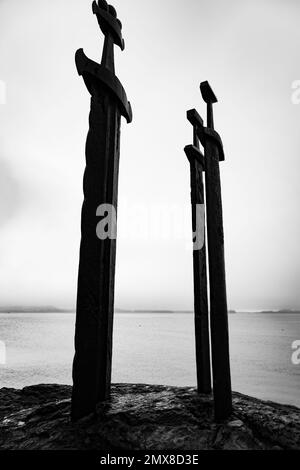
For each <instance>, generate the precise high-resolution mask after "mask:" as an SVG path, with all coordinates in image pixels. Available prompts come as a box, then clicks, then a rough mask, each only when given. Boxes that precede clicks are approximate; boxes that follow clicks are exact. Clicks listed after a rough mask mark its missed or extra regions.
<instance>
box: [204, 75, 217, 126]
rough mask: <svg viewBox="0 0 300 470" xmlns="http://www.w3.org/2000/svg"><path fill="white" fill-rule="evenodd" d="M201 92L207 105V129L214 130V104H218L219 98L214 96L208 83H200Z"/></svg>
mask: <svg viewBox="0 0 300 470" xmlns="http://www.w3.org/2000/svg"><path fill="white" fill-rule="evenodd" d="M200 91H201V95H202V98H203V100H204V101H205V103H206V104H207V127H209V128H210V129H214V112H213V103H217V102H218V100H217V97H216V95H215V94H214V92H213V90H212V88H211V86H210V84H209V83H208V81H205V82H202V83H200Z"/></svg>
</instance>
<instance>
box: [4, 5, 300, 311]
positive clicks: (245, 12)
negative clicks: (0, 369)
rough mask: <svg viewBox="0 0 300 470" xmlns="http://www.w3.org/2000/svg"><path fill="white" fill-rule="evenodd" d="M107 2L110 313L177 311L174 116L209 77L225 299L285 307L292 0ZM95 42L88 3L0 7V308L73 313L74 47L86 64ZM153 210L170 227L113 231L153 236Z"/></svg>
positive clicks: (76, 197) (77, 97)
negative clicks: (124, 105)
mask: <svg viewBox="0 0 300 470" xmlns="http://www.w3.org/2000/svg"><path fill="white" fill-rule="evenodd" d="M114 6H115V7H116V9H117V11H118V15H119V18H120V19H121V21H122V23H123V35H124V39H125V42H126V49H125V51H124V52H121V51H120V50H119V49H117V48H116V73H117V75H118V77H119V78H120V79H121V81H122V83H123V85H124V87H125V89H126V91H127V95H128V98H129V100H130V101H131V104H132V108H133V113H134V120H133V123H132V124H130V125H127V124H126V122H125V120H123V121H122V140H121V164H120V186H119V227H118V229H119V238H118V246H117V274H116V306H117V307H124V308H136V309H138V308H164V309H166V308H172V309H182V308H184V309H191V308H192V306H193V281H192V252H191V246H190V243H188V242H189V241H190V239H191V238H190V237H191V221H190V195H189V167H188V162H187V160H186V157H185V155H184V152H183V147H184V146H185V145H186V144H189V143H192V132H191V128H190V125H189V124H188V122H187V121H186V117H185V115H186V110H187V109H189V108H194V107H196V108H197V109H198V111H199V113H200V114H201V115H202V116H203V117H204V116H205V107H204V104H203V102H202V100H201V96H200V92H199V84H200V82H201V81H203V80H209V82H210V83H211V85H212V87H213V88H214V90H215V93H216V95H217V97H218V99H219V103H218V104H217V105H216V106H215V125H216V129H217V130H218V132H219V133H220V134H221V136H222V139H223V143H224V148H225V152H226V161H225V162H222V163H221V176H222V191H223V209H224V229H225V250H226V271H227V290H228V301H229V306H230V307H231V308H241V309H256V308H283V307H290V308H292V307H297V308H299V307H300V289H299V287H300V286H299V278H300V277H299V275H300V262H299V260H300V249H299V240H300V223H299V207H298V201H299V170H300V133H299V124H300V104H298V105H297V104H293V103H292V99H291V96H292V83H293V82H294V81H295V80H299V79H300V65H299V64H300V62H299V47H300V29H299V18H300V5H299V2H298V1H296V0H295V1H293V0H277V1H276V0H226V1H224V0H210V1H209V2H207V1H201V0H185V1H184V2H174V1H171V0H160V1H158V0H151V1H146V0H142V1H141V0H122V1H121V0H115V2H114ZM102 41H103V36H102V34H101V32H100V30H99V28H98V25H97V22H96V18H95V17H94V15H93V14H92V13H91V1H90V0H77V1H76V2H74V1H71V0H51V1H50V0H27V1H26V2H24V1H20V0H13V1H12V0H0V80H2V82H4V83H5V84H6V104H2V105H0V303H1V304H18V305H20V304H52V305H57V306H65V307H69V306H73V305H74V304H75V298H76V281H77V267H78V251H79V242H80V211H81V203H82V176H83V171H84V164H85V157H84V147H85V139H86V134H87V130H88V127H87V119H88V110H89V95H88V92H87V91H86V88H85V86H84V84H83V81H82V79H81V78H80V77H78V75H77V73H76V69H75V65H74V53H75V51H76V49H78V48H80V47H83V48H84V50H85V53H86V54H87V55H88V56H89V57H90V58H92V59H94V60H100V58H101V50H102ZM2 101H3V100H2ZM160 209H163V210H164V211H165V214H167V216H165V220H166V219H168V214H170V213H171V212H172V211H173V214H174V211H175V210H176V214H177V215H176V217H177V218H176V220H175V223H174V216H173V219H172V220H173V226H174V227H175V228H174V231H173V229H172V230H169V234H168V233H167V234H166V233H165V234H164V235H163V234H162V235H161V237H159V236H157V234H156V235H155V233H150V235H149V233H148V234H147V233H146V234H145V233H144V234H143V233H140V234H136V236H135V237H133V236H131V237H129V236H128V227H130V226H131V223H132V218H135V219H136V220H137V219H138V216H139V213H140V212H142V213H143V214H144V217H145V214H148V215H147V217H148V223H150V225H151V226H152V232H155V230H153V226H154V228H155V226H158V225H159V221H158V222H156V220H158V219H157V214H158V212H159V210H160ZM130 214H131V215H130ZM149 214H150V215H149ZM151 214H152V215H151ZM130 217H131V219H130ZM140 217H141V216H140ZM139 220H140V219H139ZM149 220H150V222H149ZM142 225H143V224H142ZM169 226H170V224H169ZM169 226H168V227H169ZM176 226H177V229H178V227H180V230H177V231H178V232H180V233H179V235H178V233H177V235H176V234H175V231H176ZM167 232H168V230H167Z"/></svg>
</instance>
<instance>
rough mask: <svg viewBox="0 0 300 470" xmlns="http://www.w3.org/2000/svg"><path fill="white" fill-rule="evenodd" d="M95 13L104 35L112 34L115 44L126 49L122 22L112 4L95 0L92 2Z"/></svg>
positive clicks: (103, 0)
mask: <svg viewBox="0 0 300 470" xmlns="http://www.w3.org/2000/svg"><path fill="white" fill-rule="evenodd" d="M92 9H93V13H94V14H95V15H96V16H97V20H98V24H99V26H100V29H101V31H102V33H103V34H104V36H105V37H106V36H108V35H110V36H111V37H112V39H113V42H114V44H116V45H117V46H119V47H120V48H121V50H122V51H123V50H124V49H125V43H124V39H123V37H122V23H121V21H120V20H119V19H118V18H117V12H116V10H115V8H114V7H113V6H112V5H108V3H107V2H106V1H105V0H98V4H97V2H96V1H95V0H94V1H93V4H92Z"/></svg>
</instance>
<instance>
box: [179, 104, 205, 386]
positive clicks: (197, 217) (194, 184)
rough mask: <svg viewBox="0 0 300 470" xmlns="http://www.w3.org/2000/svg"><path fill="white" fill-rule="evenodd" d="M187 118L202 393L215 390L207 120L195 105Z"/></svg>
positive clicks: (195, 311)
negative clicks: (201, 131)
mask: <svg viewBox="0 0 300 470" xmlns="http://www.w3.org/2000/svg"><path fill="white" fill-rule="evenodd" d="M187 119H188V121H189V122H190V123H191V124H192V126H193V145H187V146H186V147H185V148H184V151H185V154H186V156H187V158H188V160H189V162H190V175H191V204H192V228H193V236H194V238H195V241H194V243H193V270H194V313H195V319H194V321H195V339H196V372H197V388H198V392H199V393H207V394H209V393H211V371H210V369H211V365H210V346H209V321H208V300H207V273H206V271H207V270H206V249H205V248H206V247H205V200H204V184H203V172H204V171H205V162H204V156H203V154H202V152H201V151H200V148H199V139H198V135H197V129H198V127H202V126H203V120H202V118H201V117H200V116H199V114H198V113H197V111H196V110H195V109H190V110H189V111H188V112H187Z"/></svg>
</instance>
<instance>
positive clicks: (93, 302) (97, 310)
mask: <svg viewBox="0 0 300 470" xmlns="http://www.w3.org/2000/svg"><path fill="white" fill-rule="evenodd" d="M92 8H93V13H94V14H95V15H96V18H97V20H98V23H99V26H100V29H101V31H102V33H103V34H104V36H105V39H104V47H103V54H102V60H101V64H98V63H96V62H94V61H92V60H90V59H89V58H88V57H86V56H85V54H84V52H83V50H82V49H79V50H78V51H77V52H76V66H77V71H78V73H79V75H81V76H82V77H83V80H84V82H85V85H86V87H87V89H88V91H89V93H90V94H91V109H90V116H89V132H88V136H87V141H86V169H85V173H84V182H83V191H84V202H83V206H82V214H81V245H80V261H79V272H78V290H77V308H76V329H75V356H74V362H73V394H72V407H71V417H72V419H73V420H77V419H79V418H81V417H83V416H85V415H87V414H89V413H91V412H94V411H95V409H96V405H97V403H99V402H101V401H103V400H105V399H106V398H108V396H109V393H110V384H111V360H112V331H113V311H114V279H115V257H116V236H115V235H116V234H115V233H107V237H106V238H105V236H102V237H100V238H99V237H97V234H96V226H97V222H99V219H97V214H99V212H98V208H99V206H101V205H103V204H105V205H106V206H102V207H106V208H108V209H107V210H109V207H112V209H114V210H116V207H117V197H118V170H119V153H120V121H121V115H122V116H124V117H125V118H126V120H127V122H131V121H132V111H131V106H130V103H129V102H128V101H127V97H126V93H125V91H124V88H123V87H122V85H121V83H120V81H119V80H118V78H117V77H116V75H115V67H114V45H115V44H116V45H117V46H119V47H120V48H121V50H124V40H123V38H122V33H121V30H122V24H121V22H120V21H119V20H118V19H117V13H116V10H115V9H114V7H113V6H111V5H108V4H107V2H106V1H105V0H98V3H96V2H95V1H94V2H93V5H92ZM101 215H104V214H103V213H102V214H101Z"/></svg>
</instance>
